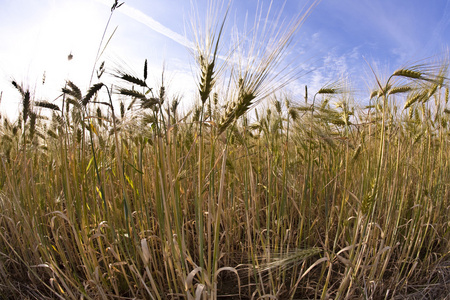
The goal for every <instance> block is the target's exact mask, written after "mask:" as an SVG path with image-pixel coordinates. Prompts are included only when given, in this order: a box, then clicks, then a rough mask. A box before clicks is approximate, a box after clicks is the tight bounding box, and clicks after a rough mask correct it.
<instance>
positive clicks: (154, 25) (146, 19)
mask: <svg viewBox="0 0 450 300" xmlns="http://www.w3.org/2000/svg"><path fill="white" fill-rule="evenodd" d="M96 1H97V2H99V3H102V4H104V5H106V6H111V1H107V0H96ZM117 11H118V12H120V13H123V14H125V15H127V16H128V17H130V18H132V19H133V20H135V21H137V22H139V23H142V24H144V25H145V26H147V27H148V28H150V29H152V30H154V31H156V32H158V33H160V34H162V35H164V36H165V37H167V38H169V39H171V40H173V41H174V42H177V43H178V44H180V45H182V46H185V47H187V48H190V49H194V45H193V43H192V42H191V41H189V40H188V39H187V38H186V37H185V36H183V35H181V34H179V33H177V32H175V31H173V30H171V29H170V28H168V27H166V26H164V25H163V24H161V23H159V22H158V21H156V20H155V19H153V18H152V17H150V16H148V15H146V14H145V13H143V12H142V11H140V10H138V9H136V8H134V7H132V6H130V5H128V4H126V3H125V5H123V6H121V7H120V8H119V9H118V10H117Z"/></svg>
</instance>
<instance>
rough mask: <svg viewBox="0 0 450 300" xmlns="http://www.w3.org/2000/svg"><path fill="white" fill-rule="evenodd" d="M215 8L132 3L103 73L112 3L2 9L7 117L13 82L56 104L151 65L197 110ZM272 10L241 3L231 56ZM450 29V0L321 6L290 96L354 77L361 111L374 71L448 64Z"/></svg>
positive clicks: (2, 107)
mask: <svg viewBox="0 0 450 300" xmlns="http://www.w3.org/2000/svg"><path fill="white" fill-rule="evenodd" d="M121 2H122V1H119V3H121ZM207 2H208V1H207V0H125V3H124V4H123V5H122V6H121V7H119V8H118V9H116V10H115V11H114V12H113V14H112V17H111V21H110V23H109V24H108V27H107V30H106V33H105V38H104V40H103V46H102V47H101V49H102V50H103V48H104V44H105V43H106V41H108V40H109V43H108V44H107V46H106V48H104V49H105V50H104V51H103V52H102V56H101V57H100V58H99V60H98V63H97V64H95V60H96V54H97V50H98V48H99V43H100V41H101V39H102V35H103V33H104V30H105V27H106V24H107V22H108V18H109V17H110V13H111V10H110V8H111V6H112V4H113V3H114V1H113V0H0V7H1V9H0V93H1V102H0V114H2V115H3V116H5V115H7V116H8V117H9V118H15V117H16V116H17V114H18V111H19V105H20V94H19V93H18V92H17V90H15V89H14V88H13V87H12V84H11V81H12V80H15V81H16V82H18V83H19V84H22V85H23V86H24V88H28V89H30V91H31V92H32V95H33V98H34V99H35V100H47V101H50V102H52V101H54V99H56V98H57V97H58V96H59V95H60V94H61V87H63V86H64V84H65V81H66V80H71V81H73V82H74V83H75V84H77V85H78V86H79V87H80V88H81V89H82V90H83V91H86V90H87V89H88V87H89V82H90V78H91V74H92V71H93V68H94V66H95V67H98V66H99V64H100V63H101V62H102V61H105V65H106V67H107V70H109V71H111V70H114V69H115V68H121V69H124V70H126V71H127V72H130V73H134V74H135V75H136V76H142V70H143V64H144V60H145V59H148V65H149V72H148V73H149V82H150V85H153V86H155V87H156V86H158V85H159V84H160V83H161V74H162V70H163V69H164V74H165V78H164V80H165V85H166V86H167V90H168V91H170V94H171V95H180V96H182V97H183V100H182V101H184V102H186V103H185V104H190V103H192V102H193V101H194V100H193V98H194V94H195V91H196V82H197V81H196V78H197V77H198V68H197V66H196V63H195V60H194V55H193V51H192V49H191V46H192V41H193V35H192V30H191V28H192V21H191V20H193V19H196V17H195V16H196V15H197V16H198V18H197V19H199V20H201V19H202V18H203V16H205V14H206V11H205V10H206V9H205V7H206V6H207ZM227 2H228V1H227ZM284 2H285V1H284V0H273V3H272V10H273V11H279V10H280V9H281V8H282V7H283V5H282V4H283V3H284ZM308 3H309V4H310V3H311V0H309V1H306V0H286V2H285V5H284V9H283V10H282V13H281V18H282V20H291V19H292V18H294V17H295V16H297V15H298V14H299V12H301V11H302V8H304V6H305V5H308ZM269 4H270V1H269V0H259V1H257V0H235V1H233V2H232V5H231V8H230V11H229V15H228V19H227V23H226V31H225V34H224V36H223V39H222V41H223V46H222V47H223V49H225V48H226V47H227V46H229V45H230V44H232V39H231V38H230V35H229V33H230V32H232V30H236V29H237V30H238V31H239V32H241V33H242V34H244V33H245V32H247V33H248V32H250V29H249V28H251V25H252V24H253V20H254V19H255V15H256V10H257V8H258V7H259V8H261V7H262V9H263V10H265V9H267V8H268V7H269ZM258 5H259V6H258ZM193 7H195V9H193ZM275 16H276V14H273V15H271V17H275ZM219 19H220V18H219ZM246 19H247V20H248V23H247V27H246V29H244V25H243V24H245V20H246ZM270 24H275V22H272V20H271V23H270ZM449 24H450V0H433V1H423V0H395V1H392V0H377V1H373V0H339V1H336V0H322V1H320V2H319V3H318V4H317V6H315V8H314V9H313V10H312V11H311V13H310V15H309V16H308V18H307V19H306V20H305V22H304V24H303V25H302V27H301V28H300V30H299V31H298V32H297V34H296V35H295V37H294V39H293V41H292V43H291V47H290V48H289V49H288V51H287V57H286V61H289V62H290V63H291V62H294V64H290V67H295V68H297V69H298V70H301V73H302V74H303V76H301V77H299V78H297V79H295V81H293V82H292V83H291V84H290V85H289V86H288V87H287V89H288V92H289V93H290V94H292V95H293V97H294V98H298V99H301V97H302V93H303V91H304V86H305V85H308V90H309V91H314V90H318V89H319V88H320V87H322V86H324V85H326V84H327V83H330V82H332V81H333V80H335V79H337V78H348V80H349V82H350V85H351V86H352V90H354V91H355V92H356V93H357V95H358V97H357V98H358V100H357V101H361V102H363V101H364V98H366V99H367V98H368V95H369V94H370V92H369V90H370V89H371V88H373V86H371V85H373V75H372V74H371V71H370V68H369V64H370V66H372V67H373V68H374V69H375V70H377V72H381V73H383V74H379V75H380V76H382V75H384V76H386V75H388V74H389V72H391V73H392V72H393V71H394V70H395V69H397V68H398V67H401V66H404V65H405V64H407V63H411V62H415V61H419V60H422V59H425V58H429V57H435V56H443V55H445V53H446V51H447V47H448V46H449V42H450V26H449ZM110 37H111V39H109V38H110ZM69 55H71V56H72V59H71V60H68V56H69ZM292 57H294V59H292ZM44 79H45V80H44ZM95 80H96V78H95V76H94V81H92V84H93V83H95V82H96V81H95ZM102 80H107V79H106V77H105V79H103V78H102ZM56 101H58V100H56ZM55 103H56V104H59V103H57V102H55Z"/></svg>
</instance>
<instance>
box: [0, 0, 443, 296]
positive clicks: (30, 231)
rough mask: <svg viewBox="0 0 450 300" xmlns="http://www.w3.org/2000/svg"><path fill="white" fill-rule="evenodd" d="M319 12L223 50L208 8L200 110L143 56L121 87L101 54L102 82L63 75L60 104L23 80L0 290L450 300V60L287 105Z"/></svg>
mask: <svg viewBox="0 0 450 300" xmlns="http://www.w3.org/2000/svg"><path fill="white" fill-rule="evenodd" d="M316 4H317V3H316V2H315V3H314V4H312V5H311V7H309V8H308V9H307V10H305V11H303V12H302V14H301V15H299V16H298V17H297V18H296V19H294V20H293V21H292V22H290V23H283V24H282V25H283V26H280V27H279V30H278V31H276V30H275V31H274V30H268V29H266V27H265V26H264V24H263V22H259V23H255V24H260V26H261V28H258V29H257V30H254V31H253V34H254V35H253V36H250V37H247V38H246V39H245V41H240V42H239V46H236V47H232V49H231V50H227V51H225V52H226V53H225V54H224V53H223V51H224V47H222V41H223V36H224V35H225V29H224V28H225V27H226V26H225V24H226V22H228V9H226V7H225V9H222V10H221V9H220V7H219V6H214V4H213V2H211V7H210V10H209V15H208V16H207V17H206V19H205V20H207V21H206V22H207V23H208V24H209V26H205V27H204V28H206V29H207V30H205V32H202V31H201V30H199V28H203V27H201V26H197V25H198V24H197V23H196V22H200V21H199V20H193V21H191V22H192V24H191V25H192V28H193V40H194V42H195V49H196V50H195V51H193V57H194V59H195V62H196V67H197V71H196V72H197V77H196V78H197V80H198V86H197V87H196V88H197V90H198V93H197V99H195V101H193V102H192V103H195V104H192V105H190V106H189V107H188V108H187V109H180V102H181V99H180V98H179V97H176V96H172V95H171V94H170V91H169V90H167V87H166V84H165V82H164V74H163V76H162V80H161V82H160V84H159V86H150V85H149V84H148V80H147V77H148V74H147V73H148V72H147V61H145V63H144V67H143V72H141V71H139V73H140V74H141V75H139V76H136V75H133V72H131V71H130V70H127V69H125V68H124V69H115V70H112V71H111V72H112V73H113V75H114V78H115V79H116V81H118V82H119V84H115V85H111V83H109V82H105V81H104V77H102V76H103V73H104V72H105V64H100V63H99V62H100V57H98V60H97V62H98V64H96V65H95V66H94V70H96V72H95V74H96V75H97V76H93V77H94V80H91V81H92V82H91V87H90V88H89V89H87V90H85V91H84V90H82V89H80V88H79V87H78V86H77V84H76V83H74V82H72V81H70V80H68V81H67V83H66V85H65V86H64V87H61V91H62V96H61V97H60V98H58V100H57V101H56V102H48V101H42V100H39V101H38V100H37V99H35V98H34V96H33V92H32V91H30V90H29V89H27V88H26V87H25V86H26V85H24V84H22V83H18V82H16V81H12V82H11V83H12V84H13V86H14V87H15V89H16V90H17V97H20V98H21V114H20V116H19V118H18V119H17V120H15V121H11V120H9V119H8V118H7V117H6V116H2V117H1V119H0V121H1V124H0V227H1V230H0V295H1V296H0V298H2V299H13V298H15V299H19V298H20V299H74V300H75V299H105V300H106V299H445V298H446V297H448V295H449V294H450V255H449V250H450V242H449V238H450V230H449V228H450V219H449V217H448V216H449V208H450V185H449V183H450V166H449V163H450V151H449V150H448V149H449V147H450V140H449V137H450V127H449V126H450V123H449V121H450V105H449V104H448V100H449V89H448V61H447V60H446V58H445V57H443V58H441V59H433V60H424V61H421V62H419V63H417V64H411V65H406V66H402V67H399V69H397V70H396V71H395V72H393V73H392V74H391V75H389V76H385V75H384V76H381V75H379V74H377V73H375V72H374V73H373V83H374V84H373V86H374V88H373V90H372V91H368V92H367V94H368V95H369V94H370V100H369V103H366V104H367V105H366V104H365V105H360V104H358V103H362V101H358V99H354V96H353V94H352V91H351V89H350V88H348V82H347V81H346V80H342V79H336V81H334V82H332V83H325V84H324V86H323V87H322V88H320V89H318V90H316V91H311V88H310V89H309V90H308V85H307V84H306V86H305V91H304V98H303V99H296V98H293V97H292V96H290V94H289V93H288V92H286V90H285V87H286V85H287V84H288V83H289V82H290V81H292V80H296V79H297V78H298V75H299V74H298V73H297V72H295V71H294V72H292V71H288V70H286V69H282V70H281V71H280V70H279V66H280V65H282V63H283V60H284V59H285V57H286V56H285V54H286V53H287V51H288V50H289V49H290V48H289V47H290V46H291V45H290V41H291V39H292V37H293V36H294V35H295V34H296V32H297V31H298V30H299V29H300V27H301V25H302V23H303V22H304V21H305V19H306V17H307V16H308V14H309V13H310V11H311V10H312V9H313V8H314V6H315V5H316ZM119 7H120V4H119V3H118V2H117V1H116V2H115V4H114V6H113V7H112V9H111V15H112V14H113V13H114V10H115V9H120V8H119ZM102 42H104V41H103V40H102V41H101V42H100V45H102ZM246 43H248V45H247V44H246ZM243 44H245V46H246V47H244V45H243ZM99 49H100V47H99ZM221 57H227V59H225V60H223V59H222V58H221ZM235 57H240V58H241V59H239V60H236V59H235ZM133 71H135V70H133ZM93 74H94V72H93ZM56 92H57V91H56ZM3 101H5V99H3ZM262 102H264V104H262Z"/></svg>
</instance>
